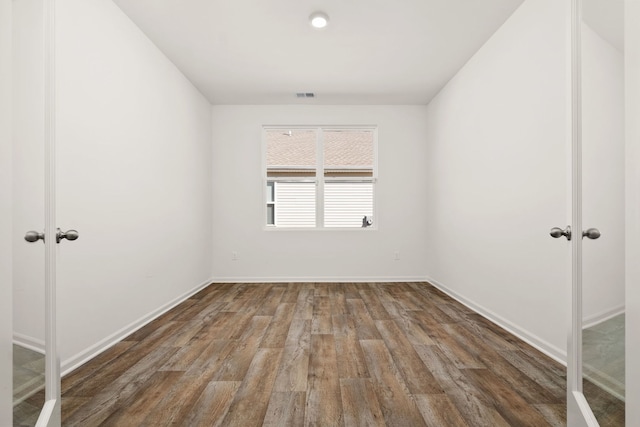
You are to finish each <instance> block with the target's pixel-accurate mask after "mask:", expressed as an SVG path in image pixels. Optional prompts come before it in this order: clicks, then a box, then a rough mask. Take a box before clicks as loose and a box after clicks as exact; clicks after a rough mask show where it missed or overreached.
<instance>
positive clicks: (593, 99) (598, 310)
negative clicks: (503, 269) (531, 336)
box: [582, 24, 625, 323]
mask: <svg viewBox="0 0 640 427" xmlns="http://www.w3.org/2000/svg"><path fill="white" fill-rule="evenodd" d="M582 46H583V49H582V215H583V222H582V223H583V225H584V228H585V229H587V228H590V227H596V228H598V229H599V230H600V232H601V233H602V236H601V237H600V238H599V239H598V240H595V241H593V240H588V239H584V240H583V245H582V248H583V253H582V260H583V265H584V267H583V277H582V290H583V316H584V319H585V320H586V322H587V323H591V322H597V321H599V320H600V321H601V320H603V319H606V317H607V316H611V315H613V314H617V313H620V312H622V310H624V264H625V261H624V240H625V239H624V179H625V178H624V171H625V167H624V162H625V160H624V57H623V55H622V52H620V51H618V50H617V49H616V48H615V47H613V46H612V45H610V44H609V43H608V42H606V41H605V40H603V39H602V37H601V36H599V35H598V34H597V33H595V32H594V31H593V30H592V29H591V28H590V27H589V26H587V25H584V24H583V26H582Z"/></svg>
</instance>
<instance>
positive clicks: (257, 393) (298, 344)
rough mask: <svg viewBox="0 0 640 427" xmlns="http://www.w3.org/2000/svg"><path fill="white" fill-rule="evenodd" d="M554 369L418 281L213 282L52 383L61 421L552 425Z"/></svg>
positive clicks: (558, 389) (558, 413)
mask: <svg viewBox="0 0 640 427" xmlns="http://www.w3.org/2000/svg"><path fill="white" fill-rule="evenodd" d="M565 382H566V381H565V369H564V367H563V366H561V365H560V364H558V363H556V362H554V361H553V360H551V359H549V358H548V357H546V356H544V355H542V354H541V353H540V352H538V351H536V350H535V349H533V348H532V347H530V346H529V345H527V344H525V343H524V342H522V341H520V340H518V339H516V338H515V337H513V336H512V335H510V334H508V333H506V332H505V331H503V330H502V329H500V328H498V327H497V326H495V325H493V324H492V323H490V322H489V321H487V320H485V319H484V318H482V317H481V316H479V315H477V314H475V313H474V312H473V311H471V310H469V309H467V308H466V307H464V306H462V305H460V304H458V303H457V302H455V301H453V300H452V299H450V298H449V297H447V296H446V295H444V294H443V293H441V292H440V291H438V290H436V289H435V288H433V287H431V286H430V285H429V284H426V283H384V284H381V283H371V284H324V283H322V284H214V285H211V286H209V287H208V288H206V289H205V290H203V291H202V292H200V293H198V294H197V295H195V296H193V297H192V298H190V299H189V300H187V301H186V302H184V303H183V304H181V305H180V306H178V307H176V308H175V309H173V310H171V311H170V312H168V313H166V314H164V315H163V316H162V317H160V318H159V319H157V320H155V321H154V322H152V323H150V324H149V325H147V326H145V327H144V328H142V329H140V330H138V331H137V332H135V333H134V334H132V335H130V336H129V337H128V338H126V339H125V340H124V341H122V342H120V343H118V344H117V345H115V346H114V347H112V348H111V349H110V350H108V351H106V352H104V353H102V354H101V355H100V356H98V357H97V358H96V359H94V360H92V361H91V362H89V363H87V364H86V365H84V366H82V367H80V368H79V369H77V370H76V371H74V372H73V373H71V374H69V375H67V376H66V377H65V378H64V379H63V382H62V390H63V400H62V412H63V424H64V425H65V426H83V427H88V426H97V425H105V426H109V425H113V426H143V425H146V426H165V425H174V426H218V425H219V426H242V427H248V426H260V425H265V426H278V427H280V426H287V425H288V426H342V425H345V426H383V425H387V426H402V427H406V426H423V425H428V426H446V427H455V426H472V427H478V426H490V427H498V426H535V427H540V426H547V425H551V426H562V425H565V424H566V420H565V411H566V400H565V393H566V391H565Z"/></svg>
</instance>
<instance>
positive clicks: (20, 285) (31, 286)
mask: <svg viewBox="0 0 640 427" xmlns="http://www.w3.org/2000/svg"><path fill="white" fill-rule="evenodd" d="M43 6H44V5H43V1H42V0H14V1H13V21H12V23H13V25H12V27H13V64H12V65H13V137H14V144H13V159H12V160H13V200H12V202H13V203H12V207H13V230H14V231H13V236H12V243H13V279H14V282H13V425H14V426H33V425H35V424H36V421H37V420H38V416H39V415H40V412H41V409H42V406H43V404H44V400H45V287H44V286H45V285H44V283H45V246H44V244H43V241H42V240H40V239H38V237H39V236H38V233H42V232H44V220H45V210H44V208H45V206H44V185H45V171H44V165H45V151H44V135H45V130H44V99H45V96H44V90H45V87H44V84H45V78H44V30H43V21H44V19H43V18H44V7H43ZM27 231H33V232H34V233H31V234H30V238H31V239H32V240H33V239H38V240H36V241H34V242H27V241H26V240H25V233H26V232H27Z"/></svg>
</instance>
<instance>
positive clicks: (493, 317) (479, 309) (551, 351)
mask: <svg viewBox="0 0 640 427" xmlns="http://www.w3.org/2000/svg"><path fill="white" fill-rule="evenodd" d="M426 281H427V282H429V283H430V284H432V285H433V286H434V287H436V288H438V289H440V290H441V291H442V292H444V293H445V294H447V295H449V296H450V297H451V298H453V299H455V300H456V301H458V302H459V303H461V304H463V305H465V306H467V307H469V308H470V309H471V310H473V311H475V312H476V313H478V314H479V315H481V316H482V317H484V318H485V319H487V320H489V321H490V322H492V323H495V324H496V325H498V326H500V327H501V328H502V329H504V330H506V331H507V332H509V333H511V334H513V335H515V336H516V337H518V338H520V339H521V340H523V341H524V342H526V343H527V344H529V345H531V346H533V347H535V348H536V349H538V350H540V351H541V352H542V353H544V354H546V355H547V356H549V357H550V358H552V359H554V360H555V361H557V362H558V363H561V364H562V365H564V366H566V365H567V352H566V351H565V350H562V349H560V348H558V347H556V346H554V345H552V344H550V343H548V342H547V341H545V340H543V339H541V338H540V337H538V336H536V335H534V334H532V333H530V332H529V331H527V330H525V329H522V328H521V327H520V326H518V325H516V324H514V323H512V322H510V321H509V320H507V319H505V318H503V317H502V316H499V315H498V314H496V313H494V312H492V311H491V310H488V309H486V308H485V307H483V306H481V305H480V304H476V303H475V302H473V301H471V300H469V299H467V298H465V297H463V296H462V295H460V294H458V293H457V292H455V291H452V290H451V289H449V288H448V287H447V286H445V285H443V284H442V283H440V282H438V281H437V280H434V279H431V278H428V279H426Z"/></svg>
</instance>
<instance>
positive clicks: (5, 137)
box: [0, 0, 13, 426]
mask: <svg viewBox="0 0 640 427" xmlns="http://www.w3.org/2000/svg"><path fill="white" fill-rule="evenodd" d="M12 3H13V0H0V218H1V220H0V236H11V235H12V209H11V205H12V201H11V198H12V191H11V185H12V166H11V163H12V162H11V159H12V154H11V151H12V148H11V127H12V126H11V120H12V119H11V110H12V103H11V81H12V73H11V63H12V59H11V38H12V34H11V33H12ZM12 263H13V260H12V240H11V239H0V425H3V426H9V425H12V420H11V418H12V413H13V411H12V405H13V395H12V394H13V389H12V384H13V381H12V372H13V368H12V363H11V361H12V347H11V343H12V333H13V330H12V329H13V319H12V312H13V310H12V302H13V297H12V294H13V292H12V287H13V286H12V283H13V279H12V270H13V266H12Z"/></svg>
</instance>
